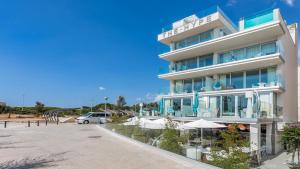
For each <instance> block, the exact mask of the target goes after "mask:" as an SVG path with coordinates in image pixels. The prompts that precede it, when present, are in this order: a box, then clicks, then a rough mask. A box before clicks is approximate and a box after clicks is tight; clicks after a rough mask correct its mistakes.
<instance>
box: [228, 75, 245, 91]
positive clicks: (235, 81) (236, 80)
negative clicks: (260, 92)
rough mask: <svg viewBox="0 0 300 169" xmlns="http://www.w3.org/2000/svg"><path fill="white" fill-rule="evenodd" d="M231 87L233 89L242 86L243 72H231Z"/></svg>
mask: <svg viewBox="0 0 300 169" xmlns="http://www.w3.org/2000/svg"><path fill="white" fill-rule="evenodd" d="M231 87H232V88H235V89H241V88H244V74H243V72H235V73H231Z"/></svg>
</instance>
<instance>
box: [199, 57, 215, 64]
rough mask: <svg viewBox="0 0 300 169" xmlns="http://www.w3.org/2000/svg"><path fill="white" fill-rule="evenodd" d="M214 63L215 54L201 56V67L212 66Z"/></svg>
mask: <svg viewBox="0 0 300 169" xmlns="http://www.w3.org/2000/svg"><path fill="white" fill-rule="evenodd" d="M212 64H213V55H212V54H209V55H205V56H200V57H199V67H204V66H210V65H212Z"/></svg>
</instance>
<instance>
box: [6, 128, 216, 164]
mask: <svg viewBox="0 0 300 169" xmlns="http://www.w3.org/2000/svg"><path fill="white" fill-rule="evenodd" d="M200 164H201V163H198V162H196V161H193V160H189V159H186V158H183V157H179V156H177V155H172V153H165V151H162V150H158V149H156V148H153V147H150V146H144V145H143V144H141V143H137V142H134V141H132V140H128V139H127V138H124V137H122V136H119V135H117V134H114V133H111V132H110V131H107V130H105V129H102V128H101V127H99V126H97V125H77V124H60V125H58V126H57V125H55V124H50V125H48V126H45V125H40V126H39V127H37V126H31V127H30V128H28V127H26V126H24V125H19V126H17V127H16V126H15V127H14V126H12V125H11V126H10V127H9V128H6V129H4V128H2V127H0V168H1V169H4V168H5V169H29V168H59V169H193V168H195V169H196V168H202V169H205V168H207V169H209V168H212V169H213V168H215V167H211V166H207V165H205V164H201V165H200Z"/></svg>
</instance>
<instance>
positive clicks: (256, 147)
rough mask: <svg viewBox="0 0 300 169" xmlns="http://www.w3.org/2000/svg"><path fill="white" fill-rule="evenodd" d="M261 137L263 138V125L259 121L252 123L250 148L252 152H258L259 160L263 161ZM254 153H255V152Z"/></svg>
mask: <svg viewBox="0 0 300 169" xmlns="http://www.w3.org/2000/svg"><path fill="white" fill-rule="evenodd" d="M260 139H261V127H260V124H259V123H256V124H250V150H251V152H252V153H256V154H255V155H257V160H258V162H260V161H261V156H260V149H261V147H260ZM253 155H254V154H253Z"/></svg>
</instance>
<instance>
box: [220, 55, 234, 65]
mask: <svg viewBox="0 0 300 169" xmlns="http://www.w3.org/2000/svg"><path fill="white" fill-rule="evenodd" d="M231 56H232V55H231V52H226V53H222V54H220V58H219V60H220V61H219V62H220V63H226V62H231Z"/></svg>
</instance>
